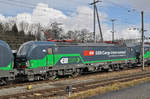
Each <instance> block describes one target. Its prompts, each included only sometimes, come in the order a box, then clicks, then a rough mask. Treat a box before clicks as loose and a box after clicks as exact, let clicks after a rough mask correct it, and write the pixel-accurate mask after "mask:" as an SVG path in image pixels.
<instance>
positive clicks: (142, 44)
mask: <svg viewBox="0 0 150 99" xmlns="http://www.w3.org/2000/svg"><path fill="white" fill-rule="evenodd" d="M141 18H142V37H141V38H142V43H141V48H142V49H141V50H142V70H143V71H144V70H145V68H144V11H141Z"/></svg>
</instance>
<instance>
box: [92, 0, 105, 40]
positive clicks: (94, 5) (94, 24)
mask: <svg viewBox="0 0 150 99" xmlns="http://www.w3.org/2000/svg"><path fill="white" fill-rule="evenodd" d="M99 2H102V1H95V0H93V3H91V4H90V5H93V7H94V10H93V11H94V12H93V14H94V15H93V17H94V18H93V22H94V23H93V39H94V42H96V33H95V32H96V15H97V20H98V25H99V31H100V36H101V42H103V35H102V29H101V24H100V19H99V14H98V9H97V6H96V4H97V3H99Z"/></svg>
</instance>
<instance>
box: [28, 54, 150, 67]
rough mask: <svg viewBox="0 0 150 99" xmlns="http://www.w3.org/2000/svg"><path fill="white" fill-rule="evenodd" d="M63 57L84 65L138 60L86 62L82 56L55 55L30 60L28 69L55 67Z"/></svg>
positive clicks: (145, 56) (149, 55) (147, 56)
mask: <svg viewBox="0 0 150 99" xmlns="http://www.w3.org/2000/svg"><path fill="white" fill-rule="evenodd" d="M62 57H79V58H80V59H81V62H82V63H83V64H87V63H100V62H113V61H125V60H136V57H134V58H126V59H112V60H96V61H84V60H83V58H82V57H81V55H80V54H55V55H47V56H45V57H44V58H43V59H39V60H29V63H30V66H29V67H28V68H29V69H32V68H38V67H45V66H51V67H53V66H55V65H56V64H57V63H58V62H60V60H61V58H62ZM144 58H150V52H146V53H145V55H144ZM47 59H48V60H47Z"/></svg>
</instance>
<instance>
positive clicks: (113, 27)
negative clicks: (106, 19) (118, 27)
mask: <svg viewBox="0 0 150 99" xmlns="http://www.w3.org/2000/svg"><path fill="white" fill-rule="evenodd" d="M111 21H112V42H114V40H115V34H114V33H115V26H114V22H115V21H116V19H111Z"/></svg>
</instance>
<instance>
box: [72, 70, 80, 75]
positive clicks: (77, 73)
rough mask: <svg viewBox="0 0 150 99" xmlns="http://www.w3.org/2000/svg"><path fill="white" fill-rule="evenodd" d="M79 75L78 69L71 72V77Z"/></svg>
mask: <svg viewBox="0 0 150 99" xmlns="http://www.w3.org/2000/svg"><path fill="white" fill-rule="evenodd" d="M79 75H80V69H77V70H76V71H75V72H73V73H72V77H77V76H79Z"/></svg>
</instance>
